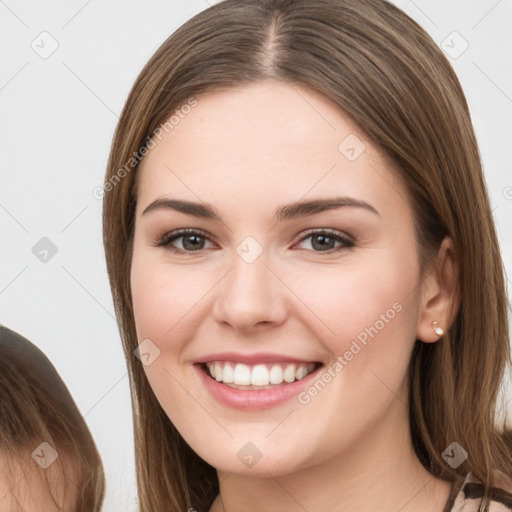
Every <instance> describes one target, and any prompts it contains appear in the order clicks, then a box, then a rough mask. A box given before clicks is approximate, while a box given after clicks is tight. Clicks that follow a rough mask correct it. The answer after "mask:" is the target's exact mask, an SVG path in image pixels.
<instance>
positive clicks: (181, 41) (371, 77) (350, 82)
mask: <svg viewBox="0 0 512 512" xmlns="http://www.w3.org/2000/svg"><path fill="white" fill-rule="evenodd" d="M260 80H276V81H281V82H286V83H288V84H290V85H292V86H294V85H298V86H302V87H308V88H310V89H312V90H315V91H318V92H320V93H322V94H323V95H324V96H325V97H327V98H328V99H329V100H331V101H332V102H334V103H335V104H336V105H338V106H339V108H340V109H341V110H342V111H343V112H344V114H345V115H346V116H348V117H349V118H350V119H351V120H352V121H353V122H354V123H355V124H356V126H358V127H359V128H360V129H361V132H362V133H364V134H365V135H366V136H367V137H368V139H369V140H370V141H371V142H372V143H373V144H374V145H375V146H376V147H377V148H378V149H379V150H380V151H381V152H382V154H383V155H384V156H385V157H386V158H387V159H388V161H389V162H390V164H391V166H392V168H394V169H395V170H396V172H397V173H398V174H399V175H400V176H401V178H402V180H403V182H404V183H405V185H406V188H407V190H408V193H409V197H410V199H411V204H412V205H413V213H414V219H415V228H416V238H417V248H418V253H419V257H420V262H421V264H422V270H423V272H424V275H426V273H427V272H430V271H432V269H433V262H434V257H435V255H436V253H437V250H438V249H439V245H440V242H441V241H442V239H443V237H444V236H445V235H449V236H451V237H452V239H453V241H454V244H455V249H456V255H457V263H458V269H459V273H458V283H457V287H458V291H459V294H460V295H459V296H460V307H459V308H458V311H457V312H456V318H455V320H454V322H453V324H452V325H451V326H450V327H449V329H447V332H446V333H445V335H444V336H443V338H442V339H441V340H440V342H438V343H432V344H430V343H429V344H427V343H422V342H421V341H419V340H417V341H416V346H415V349H414V352H413V356H412V358H411V363H410V368H409V383H410V387H409V389H410V401H409V410H410V426H411V432H412V436H413V443H414V448H415V450H416V453H417V455H418V458H419V459H420V460H421V462H422V463H423V464H424V466H425V467H426V468H427V469H428V470H429V471H431V472H432V473H433V474H434V475H436V476H439V475H441V471H443V473H442V475H441V477H442V478H445V479H447V480H453V479H455V478H456V477H458V476H462V475H465V474H466V473H467V472H468V471H471V472H473V474H474V475H475V476H476V477H477V478H479V479H480V480H481V481H483V482H484V484H485V489H486V497H487V494H488V492H489V489H490V487H491V486H492V485H493V483H494V480H493V478H494V477H493V470H500V471H502V472H504V473H505V474H507V475H512V454H511V449H510V445H511V443H510V433H504V432H501V430H502V428H504V425H503V427H499V426H497V424H495V418H496V416H497V412H498V411H497V409H498V398H499V391H500V384H501V382H502V377H503V375H504V369H505V367H506V365H507V364H510V362H511V361H510V353H509V339H508V323H507V297H506V291H505V285H504V270H503V264H502V260H501V256H500V250H499V246H498V241H497V237H496V232H495V227H494V224H493V217H492V212H491V209H490V202H489V197H488V193H487V190H486V185H485V181H484V177H483V172H482V165H481V161H480V155H479V151H478V147H477V143H476V139H475V134H474V131H473V126H472V123H471V119H470V113H469V109H468V105H467V103H466V99H465V96H464V93H463V91H462V88H461V86H460V84H459V81H458V79H457V76H456V74H455V72H454V70H453V69H452V67H451V65H450V63H449V62H448V60H447V59H446V57H445V56H444V55H443V53H442V52H441V51H440V49H439V48H438V47H437V45H436V44H435V42H434V41H433V40H432V39H431V38H430V36H429V35H428V34H427V33H426V31H425V30H424V29H422V28H421V27H420V26H419V25H418V24H417V23H416V22H415V21H414V20H412V19H410V18H409V17H408V16H407V15H406V14H405V13H403V12H402V11H401V10H399V9H398V8H396V7H395V6H393V5H392V4H391V3H388V2H386V1H384V0H357V1H355V0H293V1H292V0H225V1H223V2H220V3H217V4H216V5H213V6H211V7H210V8H208V9H206V10H204V11H202V12H200V13H199V14H197V15H196V16H194V17H193V18H191V19H190V20H188V21H187V22H186V23H185V24H184V25H182V26H181V27H180V28H179V29H178V30H176V31H175V32H174V33H173V34H172V35H171V36H170V37H169V38H168V39H167V40H166V41H165V42H164V43H163V44H162V45H161V47H160V48H159V49H158V50H157V52H156V53H155V54H154V55H153V56H152V57H151V59H150V60H149V62H148V63H147V64H146V66H145V67H144V69H143V70H142V72H141V73H140V75H139V76H138V78H137V80H136V82H135V84H134V86H133V88H132V90H131V92H130V94H129V97H128V99H127V101H126V104H125V106H124V109H123V112H122V115H121V118H120V121H119V124H118V126H117V129H116V132H115V136H114V139H113V143H112V148H111V153H110V158H109V162H108V168H107V172H106V179H105V185H104V203H103V237H104V246H105V254H106V262H107V270H108V275H109V279H110V285H111V289H112V294H113V298H114V304H115V309H116V314H117V318H118V324H119V329H120V333H121V338H122V343H123V347H124V352H125V356H126V361H127V365H128V370H129V378H130V386H131V393H132V402H133V420H134V432H135V434H134V436H135V454H136V469H137V483H138V493H139V499H140V507H141V510H142V511H144V512H146V511H149V510H163V509H164V508H165V509H166V510H172V511H176V512H177V511H179V510H187V509H188V508H189V507H193V508H195V509H197V510H199V511H200V512H201V511H202V510H208V508H209V506H210V505H211V503H212V501H213V499H214V497H215V496H216V495H217V494H218V491H219V486H218V482H217V478H216V473H215V469H214V468H213V467H211V466H210V465H209V464H207V463H206V462H205V461H203V460H202V459H201V458H200V457H199V456H197V454H195V453H194V452H193V451H192V449H191V448H190V447H189V446H188V445H187V443H186V442H185V441H184V440H183V438H182V437H181V435H180V434H179V432H178V431H177V430H176V428H175V427H174V426H173V424H172V423H171V422H170V420H169V419H168V418H167V416H166V415H165V413H164V411H163V410H162V408H161V406H160V405H159V403H158V402H157V400H156V398H155V396H154V394H153V392H152V390H151V388H150V386H149V384H148V381H147V379H146V377H145V374H144V371H143V368H142V365H141V364H139V363H140V362H139V361H138V360H137V359H136V358H135V357H134V354H133V351H134V349H135V348H136V347H137V344H138V340H137V338H136V331H135V324H134V316H133V308H132V298H131V290H130V266H131V258H132V249H133V234H134V222H135V219H134V214H135V208H136V198H137V189H136V184H137V182H136V176H137V164H138V163H139V162H140V159H141V158H142V157H143V155H144V154H145V151H146V150H147V147H150V143H151V141H152V140H153V138H154V134H155V133H158V129H159V127H160V126H161V125H162V124H163V123H165V122H166V120H167V119H168V118H169V116H171V115H172V114H173V112H175V111H176V110H177V109H179V108H180V106H182V105H185V104H187V102H189V101H190V99H191V98H194V99H195V100H196V101H200V98H198V97H199V95H200V94H202V93H205V92H207V91H212V90H214V89H218V88H221V87H236V86H238V85H243V84H246V83H249V82H257V81H260ZM134 154H136V156H137V158H135V159H134V158H133V155H134ZM128 162H131V163H130V165H129V166H127V163H128ZM454 441H455V442H457V443H459V444H460V445H461V446H462V447H463V448H464V449H465V450H466V451H467V452H468V454H469V457H468V458H467V460H466V461H465V462H464V463H463V464H462V465H460V466H459V467H457V468H452V467H451V466H450V465H447V464H446V462H445V461H444V459H443V458H442V452H443V451H444V450H445V449H446V448H447V447H448V446H449V445H450V444H451V443H452V442H454Z"/></svg>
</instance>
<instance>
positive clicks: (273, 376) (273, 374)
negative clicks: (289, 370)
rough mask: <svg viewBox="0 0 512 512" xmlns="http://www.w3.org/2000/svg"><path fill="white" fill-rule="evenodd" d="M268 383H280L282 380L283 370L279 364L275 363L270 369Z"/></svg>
mask: <svg viewBox="0 0 512 512" xmlns="http://www.w3.org/2000/svg"><path fill="white" fill-rule="evenodd" d="M269 380H270V384H281V382H283V370H282V368H281V366H280V365H278V364H275V365H273V366H272V368H271V369H270V375H269Z"/></svg>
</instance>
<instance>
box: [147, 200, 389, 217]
mask: <svg viewBox="0 0 512 512" xmlns="http://www.w3.org/2000/svg"><path fill="white" fill-rule="evenodd" d="M338 208H361V209H364V210H367V211H369V212H372V213H374V214H376V215H379V216H380V213H379V212H378V211H377V210H376V209H375V208H374V207H373V206H372V205H371V204H369V203H367V202H365V201H362V200H360V199H355V198H353V197H347V196H343V197H332V198H322V199H313V200H310V201H298V202H296V203H291V204H287V205H284V206H280V207H279V208H277V209H276V210H275V212H274V219H275V220H276V222H281V221H284V220H291V219H296V218H299V217H307V216H311V215H316V214H318V213H322V212H324V211H327V210H335V209H338ZM156 210H174V211H177V212H181V213H184V214H186V215H192V216H194V217H199V218H204V219H211V220H218V221H222V217H221V215H220V214H219V212H218V210H217V209H216V208H215V207H214V206H213V205H211V204H208V203H196V202H192V201H184V200H181V199H180V200H178V199H170V198H160V199H156V200H155V201H153V202H152V203H151V204H149V205H148V206H147V207H146V208H145V209H144V211H143V212H142V215H146V214H148V213H149V212H152V211H156Z"/></svg>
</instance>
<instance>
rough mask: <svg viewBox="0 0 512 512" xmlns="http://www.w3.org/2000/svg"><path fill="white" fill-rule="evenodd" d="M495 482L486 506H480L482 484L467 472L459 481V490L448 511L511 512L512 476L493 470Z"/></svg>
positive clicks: (482, 491)
mask: <svg viewBox="0 0 512 512" xmlns="http://www.w3.org/2000/svg"><path fill="white" fill-rule="evenodd" d="M495 479H496V481H495V484H494V487H493V488H492V489H491V493H490V503H489V506H488V508H485V507H482V508H481V505H482V498H483V497H484V491H485V488H484V485H483V483H482V482H481V481H479V480H477V479H476V478H475V477H474V476H473V475H472V474H471V473H468V474H467V475H466V477H465V478H464V480H463V481H462V482H459V491H458V494H457V495H456V497H455V499H454V501H453V506H452V507H451V508H450V509H449V510H450V512H511V511H512V478H511V477H507V476H506V475H504V474H503V473H501V472H499V471H496V472H495Z"/></svg>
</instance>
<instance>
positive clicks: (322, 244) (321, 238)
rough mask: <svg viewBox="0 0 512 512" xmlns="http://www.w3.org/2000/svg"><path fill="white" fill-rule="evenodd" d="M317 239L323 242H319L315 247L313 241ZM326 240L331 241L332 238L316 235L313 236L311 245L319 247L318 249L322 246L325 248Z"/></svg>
mask: <svg viewBox="0 0 512 512" xmlns="http://www.w3.org/2000/svg"><path fill="white" fill-rule="evenodd" d="M317 239H318V240H322V241H323V242H321V243H320V244H319V245H318V246H317V247H315V242H314V241H315V240H317ZM326 240H327V241H331V242H332V241H333V239H332V238H331V237H329V236H325V235H316V237H313V247H315V249H316V248H320V249H322V248H324V249H325V248H326V247H327V245H328V244H327V243H326ZM328 248H330V247H328Z"/></svg>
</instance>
